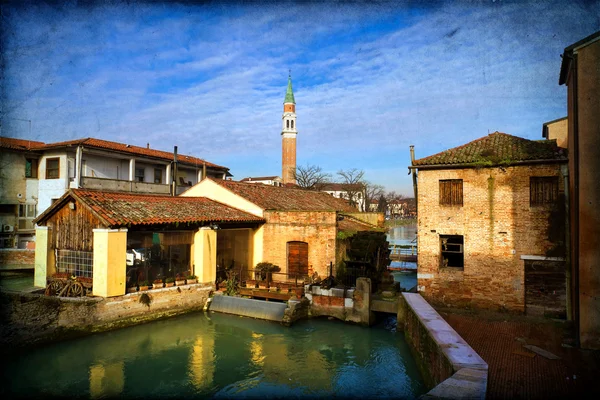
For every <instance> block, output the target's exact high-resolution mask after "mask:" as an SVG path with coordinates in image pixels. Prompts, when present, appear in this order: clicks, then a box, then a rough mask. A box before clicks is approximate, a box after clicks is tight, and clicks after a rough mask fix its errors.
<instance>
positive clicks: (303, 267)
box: [287, 242, 308, 278]
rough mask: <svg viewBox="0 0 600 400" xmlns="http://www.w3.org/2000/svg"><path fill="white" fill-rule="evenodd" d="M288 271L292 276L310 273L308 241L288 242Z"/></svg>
mask: <svg viewBox="0 0 600 400" xmlns="http://www.w3.org/2000/svg"><path fill="white" fill-rule="evenodd" d="M287 253H288V262H287V267H288V268H287V271H288V274H289V277H290V278H294V276H295V275H297V276H298V277H300V276H305V275H308V243H306V242H288V243H287Z"/></svg>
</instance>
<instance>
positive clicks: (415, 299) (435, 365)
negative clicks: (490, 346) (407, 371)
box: [397, 293, 488, 399]
mask: <svg viewBox="0 0 600 400" xmlns="http://www.w3.org/2000/svg"><path fill="white" fill-rule="evenodd" d="M397 324H398V328H397V329H398V330H399V331H404V337H405V339H406V341H407V342H408V344H409V346H410V348H411V350H412V352H413V355H414V357H415V358H416V361H417V365H418V366H419V370H420V371H421V374H422V376H423V379H424V380H425V382H426V384H427V386H429V387H433V389H432V390H430V391H429V392H428V393H427V394H426V395H424V396H423V398H426V399H434V398H470V399H485V397H486V392H487V380H488V365H487V363H486V362H485V361H484V360H483V359H482V358H481V357H480V356H479V355H478V354H477V352H475V350H473V349H472V348H471V346H469V344H468V343H467V342H466V341H465V340H464V339H463V338H462V337H461V336H460V335H459V334H458V333H456V331H455V330H454V329H453V328H452V327H451V326H450V325H449V324H448V323H447V322H446V321H445V320H444V319H443V318H442V317H441V316H440V315H439V314H438V313H437V311H435V310H434V309H433V307H431V305H429V303H427V301H425V299H423V297H421V295H419V294H416V293H402V295H401V296H400V297H399V299H398V316H397Z"/></svg>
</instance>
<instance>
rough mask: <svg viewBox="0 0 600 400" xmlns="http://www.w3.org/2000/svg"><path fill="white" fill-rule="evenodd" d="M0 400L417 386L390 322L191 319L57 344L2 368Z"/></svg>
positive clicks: (360, 394)
mask: <svg viewBox="0 0 600 400" xmlns="http://www.w3.org/2000/svg"><path fill="white" fill-rule="evenodd" d="M3 364H4V366H5V368H4V373H3V374H2V381H3V382H2V384H1V385H0V394H1V395H2V398H7V397H6V396H7V395H8V396H9V397H8V398H38V397H43V398H47V397H65V398H66V397H68V398H71V397H81V398H113V397H119V398H165V397H173V398H180V397H195V398H206V397H208V398H232V397H233V398H307V397H308V398H310V397H312V398H315V397H318V398H322V397H332V396H333V397H341V398H416V397H418V396H419V395H421V394H423V393H424V391H425V387H424V384H423V381H422V378H421V376H420V374H419V372H418V371H417V367H416V364H415V362H414V360H413V358H412V356H411V354H410V350H409V348H408V346H407V344H406V342H405V341H404V337H403V335H402V334H401V333H400V332H396V331H395V319H394V318H389V319H387V320H385V321H382V322H381V323H379V325H376V326H374V327H371V328H364V327H359V326H355V325H349V324H344V323H342V322H339V321H329V320H322V319H312V320H305V321H299V322H297V323H296V324H295V325H294V326H292V327H291V328H285V327H283V326H281V325H279V324H276V323H272V322H266V321H260V320H253V319H249V318H242V317H238V316H233V315H227V314H219V313H193V314H187V315H184V316H180V317H175V318H170V319H165V320H161V321H156V322H152V323H147V324H143V325H138V326H134V327H131V328H125V329H121V330H116V331H112V332H106V333H101V334H95V335H92V336H88V337H85V338H80V339H76V340H70V341H66V342H59V343H55V344H52V345H48V346H45V347H40V348H35V349H31V350H29V351H24V352H22V353H20V354H14V355H12V356H11V358H10V359H5V360H4V362H3Z"/></svg>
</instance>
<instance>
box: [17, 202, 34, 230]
mask: <svg viewBox="0 0 600 400" xmlns="http://www.w3.org/2000/svg"><path fill="white" fill-rule="evenodd" d="M36 211H37V205H36V204H19V230H25V229H34V225H33V219H34V218H35V215H36Z"/></svg>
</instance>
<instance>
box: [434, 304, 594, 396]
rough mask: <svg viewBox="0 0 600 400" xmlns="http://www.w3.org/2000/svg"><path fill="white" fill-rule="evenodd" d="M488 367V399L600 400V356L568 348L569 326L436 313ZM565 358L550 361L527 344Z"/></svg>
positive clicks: (525, 319) (444, 311)
mask: <svg viewBox="0 0 600 400" xmlns="http://www.w3.org/2000/svg"><path fill="white" fill-rule="evenodd" d="M437 311H438V312H439V313H440V315H441V316H442V317H443V318H444V319H445V320H446V321H447V322H448V323H449V324H450V325H451V326H452V327H453V328H454V329H455V330H456V331H457V332H458V334H459V335H461V336H462V337H463V339H465V340H466V341H467V343H469V345H470V346H471V347H472V348H473V349H475V351H476V352H477V353H478V354H479V355H480V356H481V357H482V358H483V359H484V360H485V361H486V362H487V363H488V366H489V377H488V392H487V398H488V399H548V398H563V399H564V398H596V399H597V398H600V351H589V350H581V349H577V348H574V347H564V346H563V343H565V344H566V343H568V342H569V341H570V339H569V329H570V325H569V324H568V323H566V322H560V321H555V320H549V319H541V318H532V317H525V316H517V315H511V314H505V313H492V312H484V311H479V312H475V311H465V310H456V309H437ZM525 344H530V345H534V346H537V347H540V348H542V349H544V350H547V351H550V352H552V353H553V354H555V355H557V356H559V357H561V358H560V359H559V360H550V359H547V358H544V357H542V356H540V355H538V354H535V353H533V352H531V351H529V350H528V349H526V348H524V347H523V345H525Z"/></svg>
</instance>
